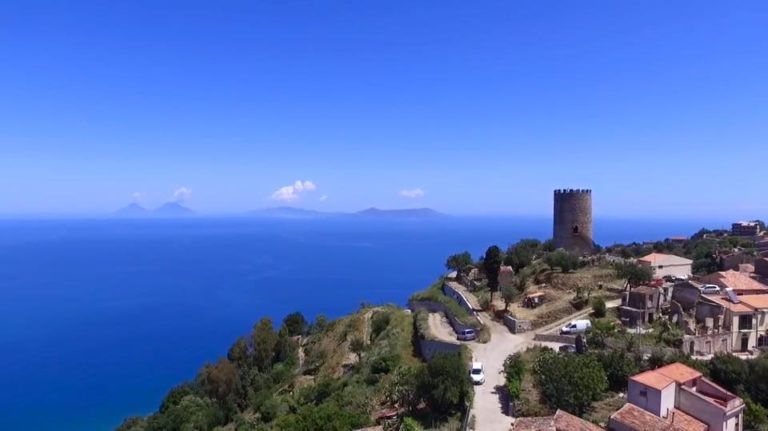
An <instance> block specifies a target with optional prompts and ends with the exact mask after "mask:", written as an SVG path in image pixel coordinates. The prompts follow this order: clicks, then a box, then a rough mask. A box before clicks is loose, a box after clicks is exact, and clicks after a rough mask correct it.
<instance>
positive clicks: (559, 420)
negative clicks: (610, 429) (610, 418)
mask: <svg viewBox="0 0 768 431" xmlns="http://www.w3.org/2000/svg"><path fill="white" fill-rule="evenodd" d="M555 429H557V431H602V428H600V427H599V426H597V425H595V424H593V423H590V422H587V421H585V420H584V419H582V418H580V417H578V416H574V415H572V414H570V413H568V412H566V411H563V410H558V411H557V412H555Z"/></svg>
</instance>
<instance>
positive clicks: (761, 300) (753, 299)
mask: <svg viewBox="0 0 768 431" xmlns="http://www.w3.org/2000/svg"><path fill="white" fill-rule="evenodd" d="M739 299H740V300H741V302H742V303H743V304H746V305H748V306H750V307H752V308H754V309H755V310H761V309H766V308H768V295H742V296H739Z"/></svg>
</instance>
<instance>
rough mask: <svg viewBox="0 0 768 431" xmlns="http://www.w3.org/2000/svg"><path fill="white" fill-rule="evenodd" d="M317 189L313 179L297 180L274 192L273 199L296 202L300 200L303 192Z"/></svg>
mask: <svg viewBox="0 0 768 431" xmlns="http://www.w3.org/2000/svg"><path fill="white" fill-rule="evenodd" d="M315 190H317V186H316V185H315V183H313V182H312V181H308V180H306V181H301V180H297V181H296V182H294V183H293V184H291V185H289V186H283V187H280V188H279V189H277V190H275V191H274V192H273V193H272V199H273V200H276V201H281V202H294V201H297V200H299V198H300V197H301V195H302V194H304V193H308V192H312V191H315Z"/></svg>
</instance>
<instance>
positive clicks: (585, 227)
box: [552, 189, 594, 255]
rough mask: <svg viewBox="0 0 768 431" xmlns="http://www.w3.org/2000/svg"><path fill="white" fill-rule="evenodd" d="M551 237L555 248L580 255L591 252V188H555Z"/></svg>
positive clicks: (592, 247)
mask: <svg viewBox="0 0 768 431" xmlns="http://www.w3.org/2000/svg"><path fill="white" fill-rule="evenodd" d="M552 238H553V241H554V245H555V247H556V248H563V249H565V250H567V251H569V252H571V253H575V254H580V255H583V254H590V253H592V252H593V250H594V242H593V239H592V190H586V189H559V190H555V204H554V226H553V235H552Z"/></svg>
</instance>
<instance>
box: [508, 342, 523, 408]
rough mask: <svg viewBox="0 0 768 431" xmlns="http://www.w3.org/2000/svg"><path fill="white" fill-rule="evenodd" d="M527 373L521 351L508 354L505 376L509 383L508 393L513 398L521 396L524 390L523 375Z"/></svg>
mask: <svg viewBox="0 0 768 431" xmlns="http://www.w3.org/2000/svg"><path fill="white" fill-rule="evenodd" d="M524 375H525V362H524V360H523V357H522V355H521V354H520V353H516V354H514V355H509V356H507V359H505V360H504V377H505V380H506V385H507V393H509V397H510V399H512V400H517V399H519V398H520V394H521V393H522V390H523V376H524Z"/></svg>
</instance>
